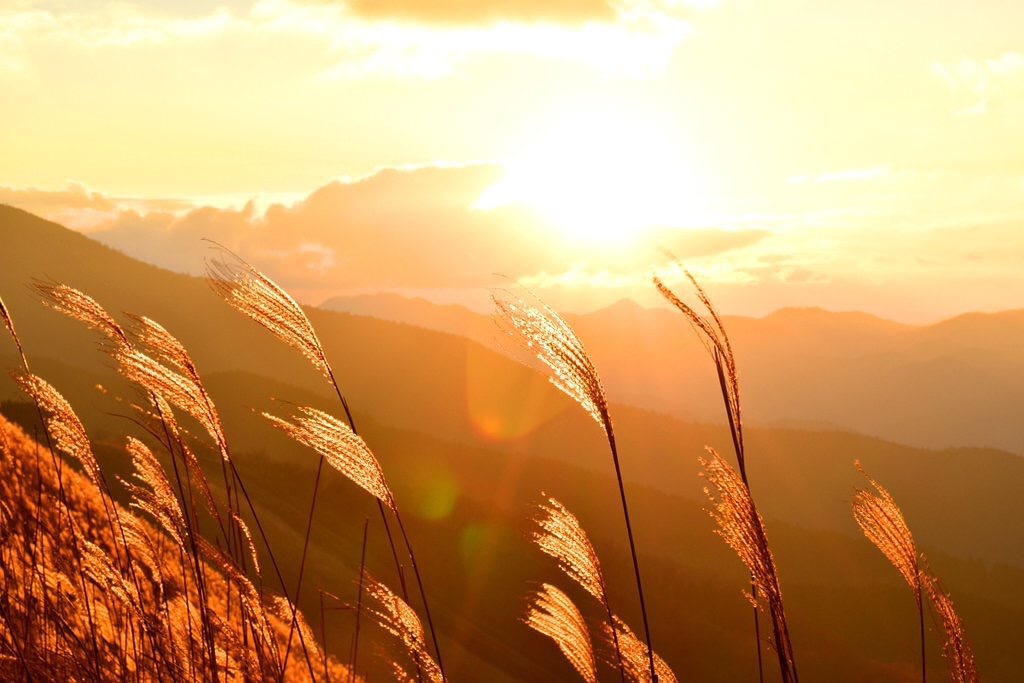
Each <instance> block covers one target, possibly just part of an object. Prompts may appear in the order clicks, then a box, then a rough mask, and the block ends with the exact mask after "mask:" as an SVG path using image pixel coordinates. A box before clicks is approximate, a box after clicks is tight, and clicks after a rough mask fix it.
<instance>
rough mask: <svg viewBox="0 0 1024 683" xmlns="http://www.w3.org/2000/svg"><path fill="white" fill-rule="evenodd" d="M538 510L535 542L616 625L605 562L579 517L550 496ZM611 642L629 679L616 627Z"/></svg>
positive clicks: (620, 669) (617, 663)
mask: <svg viewBox="0 0 1024 683" xmlns="http://www.w3.org/2000/svg"><path fill="white" fill-rule="evenodd" d="M538 511H539V512H540V515H539V516H538V517H537V518H536V523H537V527H538V530H537V531H535V532H534V533H533V534H532V538H533V542H534V544H535V545H536V546H537V547H538V548H539V549H540V550H541V552H543V553H545V554H546V555H548V556H550V557H552V558H554V559H555V561H556V562H558V567H559V569H561V570H562V571H563V572H564V573H565V575H566V576H568V577H569V578H570V579H572V580H573V581H575V582H576V583H577V584H578V585H579V586H580V587H581V588H583V590H585V591H586V592H588V593H590V595H592V596H593V597H594V598H595V599H596V600H597V601H598V602H600V603H601V605H602V606H603V607H604V608H605V612H607V614H608V623H609V624H614V623H615V620H614V616H613V615H612V608H611V603H610V602H609V601H608V591H607V589H606V587H605V583H604V575H603V574H602V573H601V562H600V560H598V559H597V552H596V551H595V550H594V546H593V545H592V544H591V543H590V538H588V537H587V533H586V532H585V531H584V530H583V527H582V526H581V525H580V522H579V520H578V519H576V516H575V515H573V514H572V513H571V512H569V510H568V508H566V507H565V505H563V504H562V503H561V502H560V501H558V500H556V499H555V498H550V497H549V498H547V500H546V501H545V502H543V503H541V504H540V505H539V506H538ZM611 641H612V646H613V647H614V649H615V660H616V662H615V666H617V667H618V669H619V673H620V674H621V675H622V677H623V680H625V667H624V665H623V661H622V652H621V650H620V648H619V637H618V635H617V632H616V630H615V629H611Z"/></svg>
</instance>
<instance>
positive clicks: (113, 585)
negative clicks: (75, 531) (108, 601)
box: [79, 538, 142, 614]
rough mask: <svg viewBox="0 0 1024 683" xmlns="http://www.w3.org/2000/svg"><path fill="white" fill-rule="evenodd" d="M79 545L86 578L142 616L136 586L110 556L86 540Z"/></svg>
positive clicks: (80, 540) (80, 541) (82, 539)
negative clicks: (126, 577)
mask: <svg viewBox="0 0 1024 683" xmlns="http://www.w3.org/2000/svg"><path fill="white" fill-rule="evenodd" d="M79 544H80V545H79V547H80V548H81V553H82V571H83V572H84V573H85V575H86V577H87V578H88V579H89V580H90V581H92V582H93V583H95V584H96V585H97V586H99V587H100V588H102V589H103V590H104V591H105V592H107V593H109V594H110V595H112V596H114V597H115V598H116V599H117V600H118V601H120V602H121V603H122V604H124V605H125V606H126V607H130V608H131V609H132V610H133V611H134V612H136V613H138V614H141V613H142V607H141V604H140V600H139V594H138V592H137V591H136V589H135V586H133V585H132V584H131V582H129V581H128V580H127V579H125V577H124V576H123V575H122V574H121V572H120V571H118V569H117V567H115V566H114V563H113V561H112V560H111V558H110V556H109V555H107V553H106V552H105V551H104V550H103V549H102V548H100V547H99V546H98V545H96V544H95V543H93V542H92V541H90V540H88V539H86V538H81V539H79Z"/></svg>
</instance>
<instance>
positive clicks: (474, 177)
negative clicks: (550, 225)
mask: <svg viewBox="0 0 1024 683" xmlns="http://www.w3.org/2000/svg"><path fill="white" fill-rule="evenodd" d="M500 173H501V169H500V167H497V166H491V165H485V164H477V165H468V166H425V167H416V168H409V169H385V170H382V171H379V172H378V173H375V174H373V175H371V176H369V177H366V178H361V179H358V180H354V181H334V182H331V183H329V184H327V185H325V186H323V187H321V188H320V189H318V190H316V191H315V192H313V193H312V194H310V195H309V196H308V197H306V198H305V199H304V200H302V201H300V202H296V203H294V204H292V205H288V206H286V205H283V204H273V205H271V206H270V207H269V208H268V209H267V210H266V212H265V213H262V214H261V213H259V212H257V211H256V209H255V206H254V204H252V203H249V204H247V205H246V206H244V207H242V208H241V209H224V208H215V207H209V206H207V207H199V208H196V209H194V210H191V211H188V212H187V213H184V214H182V215H176V214H172V213H169V212H152V213H142V212H138V211H126V212H122V213H121V214H119V215H118V216H117V218H116V219H115V220H113V221H111V223H110V224H109V225H108V226H106V227H105V228H104V229H102V230H99V231H97V232H94V233H93V236H94V237H95V238H96V239H99V240H100V241H103V242H105V243H107V244H109V245H111V246H113V247H115V248H118V249H121V250H123V251H125V252H126V253H128V254H130V255H133V256H136V257H138V258H142V259H144V260H147V261H151V262H154V263H157V264H158V265H162V266H164V267H167V268H171V269H174V270H183V271H186V272H194V273H197V272H201V271H202V269H203V259H204V257H207V256H209V255H210V251H209V247H208V245H207V244H206V243H204V242H203V241H202V240H203V239H204V238H206V239H212V240H216V241H217V242H219V243H221V244H223V245H224V246H226V247H228V248H230V249H232V250H234V251H237V252H238V253H240V254H241V255H242V256H244V257H246V258H248V259H250V260H251V261H253V262H254V263H257V264H260V267H262V268H266V269H267V270H268V271H269V272H271V273H272V274H273V275H274V276H275V277H278V278H280V279H281V280H282V282H284V283H285V284H286V285H287V286H291V287H296V288H307V289H337V290H342V289H346V288H396V287H409V288H417V287H467V286H481V285H485V284H490V283H492V282H494V281H495V278H494V275H493V274H494V273H495V272H502V273H506V274H510V275H513V276H514V275H517V274H519V273H522V272H524V271H528V270H530V269H532V268H536V267H544V266H546V265H548V263H550V262H551V261H550V259H552V258H554V257H553V256H549V255H548V254H549V252H548V251H547V250H544V249H540V248H538V247H539V246H540V244H541V243H542V242H543V241H544V240H546V239H547V238H548V236H549V235H548V233H547V232H546V231H545V229H544V228H543V226H542V225H541V224H540V223H539V222H538V221H536V220H531V219H530V217H529V216H528V215H526V213H525V212H524V211H523V210H522V209H515V208H509V209H502V210H496V211H486V212H485V211H476V210H473V209H472V208H471V207H472V205H473V203H474V202H475V200H476V199H477V198H478V197H479V195H480V193H482V192H483V190H484V189H485V188H486V187H488V186H489V185H490V184H493V183H494V182H496V180H497V178H498V177H499V176H500Z"/></svg>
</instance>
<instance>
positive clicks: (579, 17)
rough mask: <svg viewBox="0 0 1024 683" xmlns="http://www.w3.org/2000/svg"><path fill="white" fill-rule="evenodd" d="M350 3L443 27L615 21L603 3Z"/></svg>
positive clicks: (379, 15) (364, 12)
mask: <svg viewBox="0 0 1024 683" xmlns="http://www.w3.org/2000/svg"><path fill="white" fill-rule="evenodd" d="M347 4H348V6H349V8H350V9H351V11H352V12H354V13H355V14H357V15H359V16H363V17H368V18H373V19H404V20H414V21H422V22H432V23H434V22H436V23H441V24H480V23H491V22H495V21H526V22H532V21H554V22H567V23H579V22H583V21H592V20H610V19H614V18H615V11H614V10H613V8H612V7H611V6H610V5H609V4H608V3H607V2H605V1H604V0H489V1H484V2H467V1H466V0H427V1H425V2H424V1H423V0H350V1H349V2H348V3H347Z"/></svg>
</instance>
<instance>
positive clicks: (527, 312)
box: [493, 296, 609, 430]
mask: <svg viewBox="0 0 1024 683" xmlns="http://www.w3.org/2000/svg"><path fill="white" fill-rule="evenodd" d="M493 298H494V303H495V305H496V306H497V308H498V317H499V321H500V322H501V323H502V324H503V326H505V327H506V328H507V330H508V332H509V334H511V335H513V336H515V337H517V338H518V339H519V340H520V341H521V342H522V343H524V344H525V345H526V347H527V348H528V349H529V351H530V352H531V353H533V354H534V355H535V356H536V357H537V359H538V360H539V361H540V362H541V363H543V364H544V365H546V366H547V368H548V369H549V370H550V372H551V376H550V381H551V383H552V384H554V385H555V386H556V387H558V388H559V389H560V390H562V391H563V392H565V393H566V394H567V395H568V396H569V397H570V398H572V399H573V400H575V401H576V402H577V403H579V404H580V405H581V406H583V409H584V410H586V411H587V413H588V414H589V415H590V416H591V417H592V418H594V420H595V421H596V422H597V423H598V424H599V425H601V427H603V428H604V429H605V430H608V429H609V419H608V402H607V400H606V398H605V394H604V387H603V386H602V385H601V380H600V378H599V377H598V375H597V370H596V369H595V368H594V364H593V362H592V361H591V360H590V356H588V355H587V352H586V350H585V349H584V348H583V344H582V342H580V340H579V338H578V337H577V336H576V333H575V332H573V331H572V328H570V327H569V325H568V324H567V323H566V322H565V321H564V320H562V318H561V317H560V316H559V315H558V314H557V313H556V312H555V311H554V310H552V309H551V308H550V307H548V306H546V305H543V304H541V306H540V307H534V306H530V305H528V304H527V303H525V302H524V301H522V300H521V299H514V300H506V299H503V298H500V297H498V296H494V297H493Z"/></svg>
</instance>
